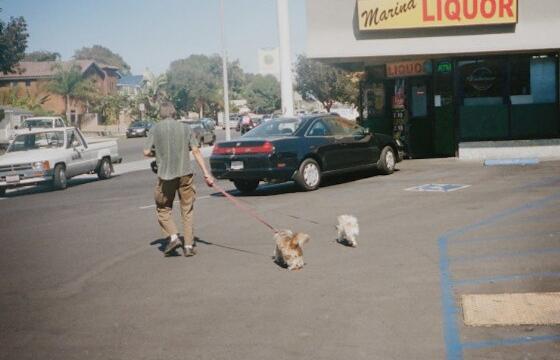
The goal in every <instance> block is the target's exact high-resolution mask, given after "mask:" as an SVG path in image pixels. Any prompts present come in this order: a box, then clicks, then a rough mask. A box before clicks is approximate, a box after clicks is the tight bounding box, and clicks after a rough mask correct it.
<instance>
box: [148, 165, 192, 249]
mask: <svg viewBox="0 0 560 360" xmlns="http://www.w3.org/2000/svg"><path fill="white" fill-rule="evenodd" d="M175 193H178V194H179V200H180V201H181V218H182V219H183V228H184V233H183V235H184V237H185V245H193V243H194V239H193V228H192V224H193V205H194V200H195V195H196V191H195V188H194V184H193V176H192V175H186V176H182V177H180V178H176V179H173V180H162V179H160V178H158V182H157V184H156V189H155V192H154V197H155V200H156V211H157V218H158V221H159V225H160V226H161V230H162V231H163V234H164V235H165V236H168V237H169V236H171V235H173V234H178V233H179V232H178V231H177V225H175V221H174V220H173V214H172V209H173V201H174V200H175Z"/></svg>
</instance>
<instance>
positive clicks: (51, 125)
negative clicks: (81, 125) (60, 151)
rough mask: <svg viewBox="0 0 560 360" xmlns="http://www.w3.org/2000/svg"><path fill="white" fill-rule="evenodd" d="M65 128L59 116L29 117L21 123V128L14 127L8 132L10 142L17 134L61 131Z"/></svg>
mask: <svg viewBox="0 0 560 360" xmlns="http://www.w3.org/2000/svg"><path fill="white" fill-rule="evenodd" d="M64 127H66V124H65V122H64V119H62V118H61V117H59V116H41V117H30V118H27V119H25V120H23V121H22V122H21V126H17V125H16V126H15V127H14V129H12V131H11V132H10V141H13V140H14V138H15V137H16V136H17V135H19V134H25V133H27V132H30V131H34V130H42V129H61V128H64Z"/></svg>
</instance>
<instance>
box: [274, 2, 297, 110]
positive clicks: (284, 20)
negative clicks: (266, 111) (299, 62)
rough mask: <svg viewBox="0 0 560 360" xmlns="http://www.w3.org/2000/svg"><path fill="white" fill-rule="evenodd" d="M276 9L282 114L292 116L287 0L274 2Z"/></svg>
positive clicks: (292, 96)
mask: <svg viewBox="0 0 560 360" xmlns="http://www.w3.org/2000/svg"><path fill="white" fill-rule="evenodd" d="M276 4H277V7H278V34H279V37H280V85H281V89H282V114H284V115H285V116H294V92H293V83H292V53H291V51H290V18H289V15H288V0H276Z"/></svg>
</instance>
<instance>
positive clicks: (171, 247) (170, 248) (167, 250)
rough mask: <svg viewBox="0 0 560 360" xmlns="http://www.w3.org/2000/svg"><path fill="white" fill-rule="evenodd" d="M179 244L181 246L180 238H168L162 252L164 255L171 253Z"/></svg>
mask: <svg viewBox="0 0 560 360" xmlns="http://www.w3.org/2000/svg"><path fill="white" fill-rule="evenodd" d="M181 246H183V243H182V242H181V240H180V239H179V238H177V239H174V240H170V241H169V242H168V243H167V246H166V247H165V250H163V253H164V254H165V256H169V255H170V254H171V253H173V251H175V249H177V248H179V247H181Z"/></svg>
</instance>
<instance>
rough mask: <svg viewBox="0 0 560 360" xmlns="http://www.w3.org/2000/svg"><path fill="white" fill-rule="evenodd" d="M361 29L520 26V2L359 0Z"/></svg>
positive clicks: (492, 0)
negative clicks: (518, 7)
mask: <svg viewBox="0 0 560 360" xmlns="http://www.w3.org/2000/svg"><path fill="white" fill-rule="evenodd" d="M357 2H358V21H359V28H360V30H393V29H415V28H431V27H450V26H473V25H497V24H516V23H517V0H357Z"/></svg>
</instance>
